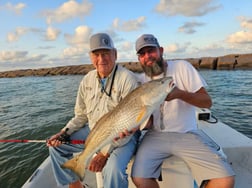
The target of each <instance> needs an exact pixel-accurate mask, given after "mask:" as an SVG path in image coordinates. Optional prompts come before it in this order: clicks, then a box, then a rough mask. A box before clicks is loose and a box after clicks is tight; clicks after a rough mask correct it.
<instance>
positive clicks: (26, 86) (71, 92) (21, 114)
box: [0, 71, 252, 188]
mask: <svg viewBox="0 0 252 188" xmlns="http://www.w3.org/2000/svg"><path fill="white" fill-rule="evenodd" d="M200 73H201V74H202V76H203V77H204V78H205V79H206V81H207V83H208V88H207V89H208V91H209V93H210V94H211V96H212V98H213V103H214V104H213V107H212V109H211V110H212V112H213V114H214V115H215V116H216V117H218V119H219V120H221V121H223V122H225V123H227V124H228V125H230V126H231V127H233V128H235V129H236V130H238V131H240V132H242V133H243V134H245V135H247V136H248V137H250V138H252V87H251V86H252V71H201V72H200ZM82 77H83V76H55V77H24V78H2V79H0V139H46V138H48V137H49V136H51V135H52V134H54V133H56V132H57V131H58V130H60V129H61V128H62V127H63V126H64V125H65V123H67V121H68V120H70V118H71V117H72V116H73V108H74V103H75V97H76V93H77V89H78V85H79V82H80V80H81V79H82ZM47 155H48V151H47V147H46V146H45V144H42V143H0V187H5V188H8V187H9V188H16V187H17V188H19V187H21V186H22V184H23V183H24V182H25V181H26V179H27V178H28V177H29V176H30V175H31V174H32V172H33V171H34V170H35V169H36V168H37V167H38V165H39V164H40V163H41V162H42V161H43V160H44V159H45V158H46V157H47Z"/></svg>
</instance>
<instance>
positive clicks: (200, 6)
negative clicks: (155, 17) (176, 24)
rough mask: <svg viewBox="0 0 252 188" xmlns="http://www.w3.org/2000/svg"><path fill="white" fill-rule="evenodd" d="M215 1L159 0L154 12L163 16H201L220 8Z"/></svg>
mask: <svg viewBox="0 0 252 188" xmlns="http://www.w3.org/2000/svg"><path fill="white" fill-rule="evenodd" d="M214 1H215V0H183V1H181V0H160V2H159V3H158V4H157V6H156V7H155V11H156V12H157V13H160V14H162V15H165V16H176V15H183V16H188V17H191V16H203V15H205V14H207V13H209V12H212V11H215V10H217V9H219V8H220V5H212V4H213V3H214Z"/></svg>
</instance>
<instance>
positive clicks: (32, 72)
mask: <svg viewBox="0 0 252 188" xmlns="http://www.w3.org/2000/svg"><path fill="white" fill-rule="evenodd" d="M184 60H187V61H189V62H190V63H191V64H192V65H193V66H194V67H195V68H196V69H198V70H202V69H209V70H252V54H230V55H226V56H220V57H202V58H188V59H184ZM119 64H121V65H122V66H124V67H126V68H128V69H129V70H131V71H133V72H139V73H140V72H142V68H141V66H140V64H139V62H124V63H119ZM92 69H94V67H93V65H91V64H83V65H72V66H62V67H53V68H40V69H25V70H15V71H5V72H0V78H14V77H24V76H55V75H84V74H86V73H87V72H89V71H90V70H92Z"/></svg>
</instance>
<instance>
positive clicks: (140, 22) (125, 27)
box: [112, 16, 146, 31]
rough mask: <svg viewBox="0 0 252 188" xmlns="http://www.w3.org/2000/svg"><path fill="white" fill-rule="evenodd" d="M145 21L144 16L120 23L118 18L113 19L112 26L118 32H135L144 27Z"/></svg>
mask: <svg viewBox="0 0 252 188" xmlns="http://www.w3.org/2000/svg"><path fill="white" fill-rule="evenodd" d="M145 20H146V18H145V17H144V16H141V17H139V18H137V19H135V20H128V21H120V19H119V18H115V19H114V21H113V24H112V26H113V28H114V29H117V30H120V31H137V30H139V29H141V28H143V27H144V26H145Z"/></svg>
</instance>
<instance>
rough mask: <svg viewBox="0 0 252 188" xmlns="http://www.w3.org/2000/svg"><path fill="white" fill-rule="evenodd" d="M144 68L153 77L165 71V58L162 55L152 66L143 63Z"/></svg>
mask: <svg viewBox="0 0 252 188" xmlns="http://www.w3.org/2000/svg"><path fill="white" fill-rule="evenodd" d="M141 65H142V64H141ZM142 68H143V71H144V72H145V74H146V75H147V76H149V77H151V78H152V77H153V76H157V75H159V74H161V73H163V72H164V65H163V58H162V57H160V58H159V59H158V60H156V61H154V63H153V64H152V65H151V66H147V65H142Z"/></svg>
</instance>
